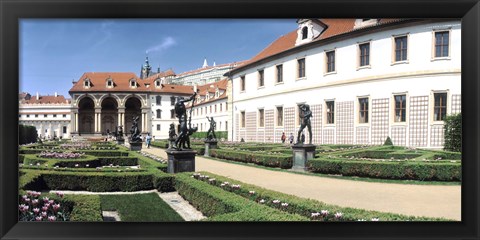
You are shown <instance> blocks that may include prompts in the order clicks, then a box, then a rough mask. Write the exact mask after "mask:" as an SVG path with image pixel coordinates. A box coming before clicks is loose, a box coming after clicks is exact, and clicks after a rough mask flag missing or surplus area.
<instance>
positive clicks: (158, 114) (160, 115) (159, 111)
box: [157, 109, 162, 119]
mask: <svg viewBox="0 0 480 240" xmlns="http://www.w3.org/2000/svg"><path fill="white" fill-rule="evenodd" d="M157 118H158V119H160V118H162V110H160V109H157Z"/></svg>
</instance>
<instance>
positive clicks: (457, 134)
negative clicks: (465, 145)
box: [444, 113, 462, 152]
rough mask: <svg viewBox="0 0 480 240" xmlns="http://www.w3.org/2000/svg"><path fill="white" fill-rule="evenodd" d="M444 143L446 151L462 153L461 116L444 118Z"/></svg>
mask: <svg viewBox="0 0 480 240" xmlns="http://www.w3.org/2000/svg"><path fill="white" fill-rule="evenodd" d="M444 135H445V143H444V149H445V150H447V151H455V152H461V151H462V114H461V113H459V114H455V115H450V116H447V117H446V118H445V126H444Z"/></svg>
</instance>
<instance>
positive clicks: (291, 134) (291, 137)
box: [288, 133, 294, 145]
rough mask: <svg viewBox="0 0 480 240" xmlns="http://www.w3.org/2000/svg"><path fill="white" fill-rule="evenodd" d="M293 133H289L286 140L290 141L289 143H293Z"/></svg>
mask: <svg viewBox="0 0 480 240" xmlns="http://www.w3.org/2000/svg"><path fill="white" fill-rule="evenodd" d="M293 139H294V137H293V133H290V137H288V141H290V145H291V144H293Z"/></svg>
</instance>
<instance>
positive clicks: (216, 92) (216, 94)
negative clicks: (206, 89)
mask: <svg viewBox="0 0 480 240" xmlns="http://www.w3.org/2000/svg"><path fill="white" fill-rule="evenodd" d="M218 97H220V91H219V90H218V88H217V89H216V90H215V98H218Z"/></svg>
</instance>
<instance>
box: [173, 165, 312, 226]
mask: <svg viewBox="0 0 480 240" xmlns="http://www.w3.org/2000/svg"><path fill="white" fill-rule="evenodd" d="M190 174H191V173H188V174H186V173H180V174H177V175H176V178H175V188H176V189H177V191H178V193H179V194H180V195H181V196H182V197H183V198H185V199H186V200H187V201H189V202H190V203H191V204H192V205H193V206H194V207H196V208H197V209H199V210H200V211H201V212H202V213H203V214H205V215H206V216H208V217H209V218H207V219H206V221H307V220H308V218H306V217H302V216H300V215H298V214H289V213H284V212H281V211H279V210H277V209H273V208H269V207H267V206H263V205H260V204H257V203H255V202H253V201H250V200H248V199H245V198H243V197H240V196H237V195H235V194H233V193H229V192H226V191H224V190H222V189H220V188H218V187H214V186H211V185H209V184H208V183H205V182H201V181H198V180H195V179H193V178H191V177H190Z"/></svg>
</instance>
